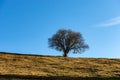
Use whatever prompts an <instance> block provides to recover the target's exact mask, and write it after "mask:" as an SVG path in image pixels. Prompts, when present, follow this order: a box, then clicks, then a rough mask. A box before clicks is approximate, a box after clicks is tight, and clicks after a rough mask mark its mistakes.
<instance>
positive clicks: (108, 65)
mask: <svg viewBox="0 0 120 80" xmlns="http://www.w3.org/2000/svg"><path fill="white" fill-rule="evenodd" d="M0 74H1V75H9V74H10V75H11V74H12V75H33V76H34V75H35V76H71V77H120V59H106V58H64V57H51V56H37V55H36V56H34V55H17V54H8V53H3V52H0Z"/></svg>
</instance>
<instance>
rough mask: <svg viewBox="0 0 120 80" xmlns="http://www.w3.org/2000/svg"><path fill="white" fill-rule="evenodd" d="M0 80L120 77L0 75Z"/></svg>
mask: <svg viewBox="0 0 120 80" xmlns="http://www.w3.org/2000/svg"><path fill="white" fill-rule="evenodd" d="M0 80H120V77H70V76H47V77H46V76H31V75H0Z"/></svg>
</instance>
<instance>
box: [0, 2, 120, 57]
mask: <svg viewBox="0 0 120 80" xmlns="http://www.w3.org/2000/svg"><path fill="white" fill-rule="evenodd" d="M61 28H64V29H72V30H73V31H77V32H81V33H82V35H83V37H84V39H85V42H86V43H87V44H88V45H89V46H90V49H89V50H87V51H86V52H84V53H83V54H72V52H71V53H70V54H69V56H71V57H100V58H101V57H105V58H106V57H107V58H120V0H0V51H2V52H15V53H16V52H17V53H29V54H40V55H62V54H63V53H62V52H58V51H56V50H54V49H50V48H49V47H48V38H50V37H51V36H52V35H53V34H54V33H56V31H57V30H58V29H61Z"/></svg>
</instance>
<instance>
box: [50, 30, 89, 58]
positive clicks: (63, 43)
mask: <svg viewBox="0 0 120 80" xmlns="http://www.w3.org/2000/svg"><path fill="white" fill-rule="evenodd" d="M48 43H49V47H50V48H53V49H56V50H58V51H63V56H64V57H67V55H68V53H69V52H70V51H73V53H81V52H84V51H85V50H86V49H88V48H89V46H88V45H87V44H85V42H84V39H83V37H82V34H81V33H80V32H74V31H72V30H65V29H60V30H58V31H57V32H56V34H54V35H53V36H52V37H51V38H49V39H48Z"/></svg>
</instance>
